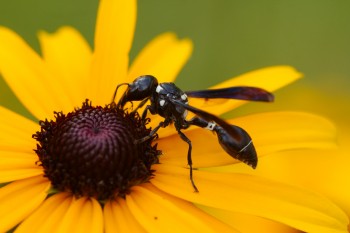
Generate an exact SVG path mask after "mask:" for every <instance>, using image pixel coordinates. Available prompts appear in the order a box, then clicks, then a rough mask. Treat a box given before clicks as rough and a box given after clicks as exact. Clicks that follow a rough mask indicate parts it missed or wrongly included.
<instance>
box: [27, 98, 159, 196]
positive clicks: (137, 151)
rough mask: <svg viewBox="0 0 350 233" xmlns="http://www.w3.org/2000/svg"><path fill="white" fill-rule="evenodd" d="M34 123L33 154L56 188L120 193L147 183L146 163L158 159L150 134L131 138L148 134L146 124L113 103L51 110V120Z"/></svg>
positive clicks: (85, 192) (92, 193)
mask: <svg viewBox="0 0 350 233" xmlns="http://www.w3.org/2000/svg"><path fill="white" fill-rule="evenodd" d="M39 124H40V126H41V131H40V132H37V133H36V134H34V135H33V138H35V139H36V140H37V142H38V144H37V148H36V150H35V152H36V153H37V155H38V156H39V164H40V166H42V167H43V168H44V174H45V176H46V177H47V178H48V179H50V181H51V183H52V186H53V187H54V188H55V189H58V190H60V191H68V192H72V193H73V194H75V195H76V196H91V197H95V198H98V199H99V200H105V199H109V198H115V197H117V196H121V197H123V196H125V194H127V193H128V191H129V189H130V187H131V186H134V185H137V184H141V183H144V182H147V181H148V180H149V179H150V178H151V177H152V172H153V171H152V170H151V165H152V164H154V163H158V156H159V154H160V151H159V150H157V149H156V145H155V146H152V142H153V140H154V139H155V137H153V138H151V139H149V140H147V141H145V142H143V143H136V142H135V141H136V140H137V139H140V138H143V137H145V136H147V135H149V132H150V129H148V128H146V126H145V124H146V122H145V121H143V120H141V119H140V117H139V115H138V114H137V113H128V112H127V111H125V110H123V109H120V108H117V107H116V106H115V105H114V104H111V105H107V106H106V107H100V106H97V107H93V106H91V103H89V101H88V100H86V101H85V102H84V103H83V105H82V108H79V109H76V110H75V111H73V112H70V113H68V114H67V115H65V114H63V113H61V112H55V120H50V121H48V120H45V121H40V122H39Z"/></svg>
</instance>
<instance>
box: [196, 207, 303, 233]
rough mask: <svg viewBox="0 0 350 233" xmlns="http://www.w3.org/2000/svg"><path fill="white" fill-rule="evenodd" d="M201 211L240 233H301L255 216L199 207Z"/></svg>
mask: <svg viewBox="0 0 350 233" xmlns="http://www.w3.org/2000/svg"><path fill="white" fill-rule="evenodd" d="M197 206H198V207H199V208H200V209H202V210H204V211H206V212H207V213H209V214H211V215H213V216H215V217H216V218H218V219H220V221H223V222H224V223H226V224H228V225H230V226H232V227H235V228H237V229H238V230H239V232H269V233H274V232H275V233H280V232H283V233H301V231H299V230H297V229H294V228H291V227H289V226H286V225H284V224H281V223H278V222H275V221H271V220H269V219H266V218H261V217H257V216H253V215H248V214H242V213H235V212H232V211H227V210H222V209H215V208H211V207H208V206H201V205H197Z"/></svg>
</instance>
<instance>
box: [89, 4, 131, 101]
mask: <svg viewBox="0 0 350 233" xmlns="http://www.w3.org/2000/svg"><path fill="white" fill-rule="evenodd" d="M135 22H136V1H135V0H130V1H123V0H102V1H100V6H99V10H98V13H97V23H96V31H95V42H94V55H93V62H92V70H91V72H92V73H91V77H90V80H89V81H88V84H89V85H88V86H89V90H88V98H89V99H90V100H92V102H93V103H95V104H98V105H103V106H104V105H105V104H106V103H110V101H111V98H112V95H113V92H114V89H115V87H116V85H117V84H118V83H122V82H125V81H126V75H127V69H128V63H129V57H128V54H129V51H130V48H131V43H132V39H133V35H134V28H135Z"/></svg>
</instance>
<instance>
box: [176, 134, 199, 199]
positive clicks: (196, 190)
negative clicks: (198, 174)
mask: <svg viewBox="0 0 350 233" xmlns="http://www.w3.org/2000/svg"><path fill="white" fill-rule="evenodd" d="M177 132H178V134H179V135H180V137H181V139H182V140H184V141H185V142H186V143H187V144H188V152H187V163H188V166H189V167H190V181H191V183H192V187H193V188H194V191H195V192H199V191H198V188H197V187H196V185H195V183H194V180H193V168H192V155H191V154H192V142H191V140H190V139H189V138H188V137H187V136H186V135H185V134H184V133H183V132H181V131H180V130H178V131H177Z"/></svg>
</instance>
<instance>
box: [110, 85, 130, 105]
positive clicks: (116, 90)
mask: <svg viewBox="0 0 350 233" xmlns="http://www.w3.org/2000/svg"><path fill="white" fill-rule="evenodd" d="M123 85H128V86H129V85H130V84H129V83H121V84H119V85H118V86H117V87H116V88H115V91H114V94H113V98H112V101H111V103H113V102H114V100H115V97H116V96H117V92H118V88H119V87H121V86H123Z"/></svg>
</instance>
